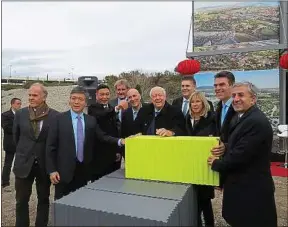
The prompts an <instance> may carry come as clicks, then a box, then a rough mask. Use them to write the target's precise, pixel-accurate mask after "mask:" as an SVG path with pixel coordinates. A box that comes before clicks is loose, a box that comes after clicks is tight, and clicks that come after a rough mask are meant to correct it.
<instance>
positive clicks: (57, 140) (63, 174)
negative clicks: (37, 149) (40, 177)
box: [46, 110, 118, 183]
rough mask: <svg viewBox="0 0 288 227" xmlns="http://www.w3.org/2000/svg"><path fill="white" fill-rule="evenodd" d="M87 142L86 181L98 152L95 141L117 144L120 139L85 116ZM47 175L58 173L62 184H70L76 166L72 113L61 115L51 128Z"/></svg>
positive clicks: (85, 158) (85, 142)
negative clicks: (110, 134) (94, 154)
mask: <svg viewBox="0 0 288 227" xmlns="http://www.w3.org/2000/svg"><path fill="white" fill-rule="evenodd" d="M84 121H85V141H84V161H83V162H84V165H85V166H86V167H87V168H86V170H87V173H86V176H83V177H86V179H89V177H90V174H91V173H90V172H88V171H89V170H90V165H91V162H92V160H93V153H94V152H98V151H99V150H98V149H99V148H97V144H96V141H95V139H96V138H98V139H99V140H101V141H105V142H107V143H114V144H115V143H116V144H117V142H118V139H116V138H114V137H111V136H108V135H106V134H105V133H104V132H103V131H102V130H101V129H100V128H99V125H98V123H97V121H96V119H95V118H94V117H92V116H89V115H86V114H84ZM46 163H47V165H46V166H47V173H48V174H50V173H52V172H55V171H58V172H59V174H60V182H64V183H69V182H70V181H71V180H72V178H73V176H74V170H75V165H76V148H75V138H74V131H73V125H72V119H71V112H70V110H69V111H66V112H64V113H60V114H59V115H58V116H57V117H56V118H55V120H54V121H53V122H52V124H51V126H50V130H49V133H48V138H47V146H46Z"/></svg>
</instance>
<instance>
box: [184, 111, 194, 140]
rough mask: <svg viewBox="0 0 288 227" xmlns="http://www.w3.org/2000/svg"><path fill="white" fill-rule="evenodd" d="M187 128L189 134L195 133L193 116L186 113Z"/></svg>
mask: <svg viewBox="0 0 288 227" xmlns="http://www.w3.org/2000/svg"><path fill="white" fill-rule="evenodd" d="M185 118H186V130H187V132H188V135H189V136H192V135H193V128H192V124H191V117H190V115H189V114H187V115H186V117H185Z"/></svg>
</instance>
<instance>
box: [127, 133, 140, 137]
mask: <svg viewBox="0 0 288 227" xmlns="http://www.w3.org/2000/svg"><path fill="white" fill-rule="evenodd" d="M141 135H142V133H141V132H140V133H137V134H135V135H131V136H128V138H133V137H135V136H141Z"/></svg>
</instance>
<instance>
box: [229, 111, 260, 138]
mask: <svg viewBox="0 0 288 227" xmlns="http://www.w3.org/2000/svg"><path fill="white" fill-rule="evenodd" d="M256 110H257V107H256V106H252V107H251V108H250V109H249V110H247V111H246V112H245V113H244V114H243V115H242V117H241V118H240V119H239V117H238V113H236V114H235V115H234V117H233V120H232V121H233V124H232V125H231V128H230V133H232V132H233V131H234V130H235V128H236V127H237V125H239V124H240V123H241V122H242V121H244V119H246V118H247V117H248V116H249V115H250V114H251V113H253V112H254V111H256Z"/></svg>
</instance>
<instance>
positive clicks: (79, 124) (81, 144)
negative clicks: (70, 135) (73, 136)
mask: <svg viewBox="0 0 288 227" xmlns="http://www.w3.org/2000/svg"><path fill="white" fill-rule="evenodd" d="M77 119H78V121H77V159H78V161H79V162H83V149H84V135H83V125H82V120H81V117H80V116H79V115H78V116H77Z"/></svg>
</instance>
